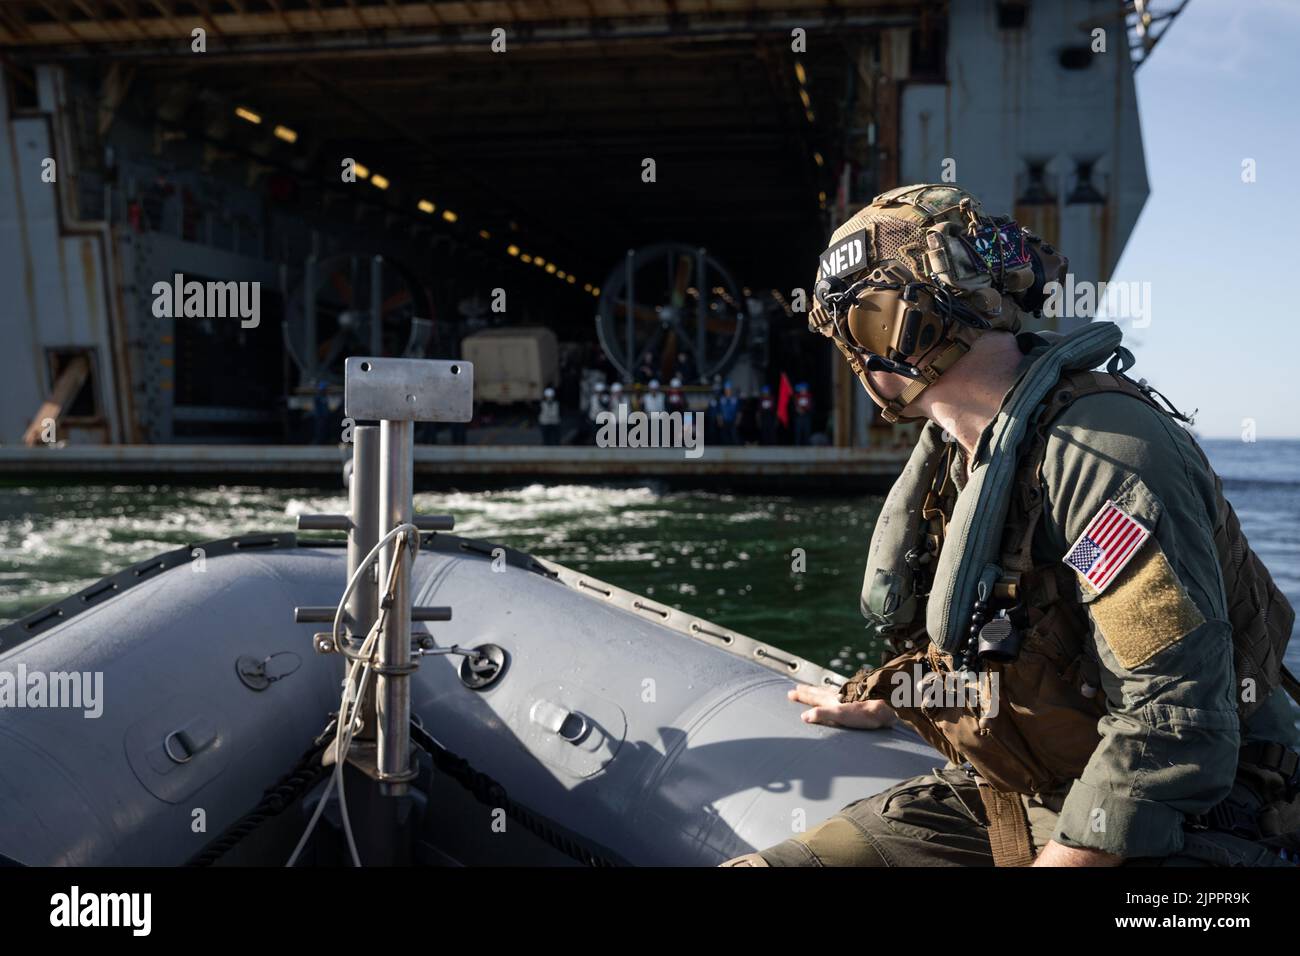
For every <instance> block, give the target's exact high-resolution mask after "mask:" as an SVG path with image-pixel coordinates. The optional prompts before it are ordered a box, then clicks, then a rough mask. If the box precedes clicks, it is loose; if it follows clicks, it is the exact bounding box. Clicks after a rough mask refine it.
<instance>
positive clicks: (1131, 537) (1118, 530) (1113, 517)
mask: <svg viewBox="0 0 1300 956" xmlns="http://www.w3.org/2000/svg"><path fill="white" fill-rule="evenodd" d="M1149 537H1151V532H1150V531H1148V530H1147V529H1146V528H1145V527H1144V526H1143V525H1142V524H1141V523H1140V522H1138V521H1136V520H1134V519H1133V518H1130V517H1129V516H1128V515H1126V514H1125V513H1124V512H1123V510H1121V509H1120V507H1119V506H1118V505H1117V504H1115V502H1113V501H1108V502H1106V504H1105V505H1103V506H1102V509H1101V510H1100V511H1098V512H1097V516H1096V517H1095V518H1093V519H1092V521H1090V522H1089V523H1088V527H1086V528H1084V529H1083V534H1081V535H1079V540H1078V541H1076V542H1074V546H1073V547H1072V548H1070V550H1069V551H1068V552H1066V555H1065V557H1064V558H1062V560H1063V561H1064V562H1065V563H1066V564H1068V565H1069V566H1070V567H1072V568H1074V570H1076V571H1078V572H1079V573H1080V574H1082V575H1083V579H1084V580H1085V581H1087V582H1088V584H1090V585H1091V586H1092V588H1093V590H1094V591H1096V592H1097V593H1098V594H1100V593H1101V592H1102V591H1104V590H1106V587H1107V585H1109V584H1110V582H1111V581H1113V580H1115V575H1117V574H1119V572H1120V571H1121V570H1123V568H1124V565H1126V564H1128V562H1129V559H1130V558H1132V557H1133V555H1134V554H1135V553H1136V552H1137V549H1138V548H1139V547H1141V546H1142V542H1143V541H1145V540H1146V539H1147V538H1149Z"/></svg>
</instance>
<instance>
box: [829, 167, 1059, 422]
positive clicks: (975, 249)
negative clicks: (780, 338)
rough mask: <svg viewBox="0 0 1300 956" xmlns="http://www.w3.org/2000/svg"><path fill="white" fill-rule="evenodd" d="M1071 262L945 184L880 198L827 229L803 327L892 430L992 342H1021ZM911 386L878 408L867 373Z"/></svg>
mask: <svg viewBox="0 0 1300 956" xmlns="http://www.w3.org/2000/svg"><path fill="white" fill-rule="evenodd" d="M1067 268H1068V260H1066V259H1065V258H1064V257H1063V256H1061V255H1059V254H1058V253H1057V252H1056V250H1054V249H1053V248H1052V247H1051V246H1050V245H1048V244H1047V243H1045V242H1043V241H1042V240H1041V239H1040V238H1039V237H1038V236H1035V235H1034V234H1033V233H1031V232H1030V231H1029V230H1027V229H1024V228H1022V227H1021V226H1020V225H1019V224H1017V223H1016V222H1014V221H1013V220H1011V219H1009V218H1007V217H1006V216H986V215H985V214H984V212H983V210H982V208H981V206H980V202H979V200H978V199H976V198H975V197H974V196H972V195H971V194H970V193H969V192H967V191H966V190H964V189H962V188H961V187H959V186H956V185H954V184H946V183H939V184H922V185H917V186H900V187H899V188H897V189H892V190H890V191H889V192H886V193H881V194H880V195H879V196H877V197H876V198H875V199H873V200H871V202H870V203H869V204H868V205H866V206H864V207H863V208H862V209H861V210H859V211H858V212H857V213H855V214H854V215H853V216H852V217H851V218H850V219H849V220H848V221H847V222H845V223H844V224H843V225H842V226H840V227H839V228H838V229H836V230H835V232H834V234H833V235H832V236H831V243H830V247H829V248H828V249H827V250H826V251H825V252H823V253H822V254H821V256H820V259H819V262H818V268H817V282H816V293H815V298H816V303H815V304H814V306H813V308H812V311H811V313H810V315H809V318H808V327H809V328H810V329H811V330H812V331H814V332H820V333H821V334H823V335H825V336H827V337H829V338H830V339H831V340H832V341H833V342H834V343H835V345H836V347H837V348H839V350H840V351H841V352H843V353H844V357H845V358H846V359H848V362H849V366H850V367H851V368H852V369H853V371H854V373H855V374H856V375H857V376H858V379H859V380H860V381H861V382H862V385H863V387H864V388H865V389H866V390H867V392H868V394H870V395H871V397H872V398H873V399H875V401H876V402H877V404H879V405H881V406H882V411H881V415H882V416H883V417H884V418H885V419H886V420H888V421H889V422H891V423H893V422H900V421H916V420H917V419H915V418H907V417H904V416H903V415H902V414H901V413H902V410H903V409H904V408H905V407H907V405H909V404H910V403H911V402H913V401H914V400H915V399H916V397H917V396H918V395H920V394H921V393H922V392H923V391H925V389H927V388H928V387H929V386H930V385H932V384H934V382H936V381H938V379H939V377H940V376H941V375H942V374H943V373H944V372H946V371H947V370H948V369H949V368H951V367H952V366H953V364H954V363H956V361H957V360H958V359H959V358H961V357H962V356H963V355H965V354H966V352H967V351H969V350H970V347H971V345H973V344H974V342H975V340H976V339H977V338H978V337H979V336H981V335H983V334H985V333H987V332H990V331H995V330H1000V331H1007V332H1018V331H1020V328H1021V324H1022V317H1023V316H1024V315H1025V314H1026V313H1029V314H1038V313H1039V311H1040V310H1041V308H1042V305H1043V302H1044V301H1045V300H1046V296H1047V293H1046V292H1045V291H1044V286H1046V285H1047V283H1049V282H1053V281H1060V280H1061V279H1062V278H1063V277H1064V275H1065V272H1066V269H1067ZM870 371H883V372H894V373H896V374H899V375H905V376H907V377H908V378H910V379H912V381H911V383H910V384H909V385H908V386H907V388H905V389H904V390H903V393H902V394H901V395H899V396H898V397H897V398H895V399H886V398H884V397H883V396H882V395H880V394H879V393H878V392H877V391H876V389H875V388H874V387H873V386H872V384H871V380H870V379H869V378H868V377H867V372H870Z"/></svg>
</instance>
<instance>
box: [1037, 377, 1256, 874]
mask: <svg viewBox="0 0 1300 956" xmlns="http://www.w3.org/2000/svg"><path fill="white" fill-rule="evenodd" d="M1042 474H1043V492H1044V505H1045V508H1044V518H1043V527H1044V530H1045V532H1046V535H1047V538H1048V540H1049V542H1050V547H1051V549H1052V551H1053V552H1054V553H1055V554H1056V555H1057V559H1058V560H1061V559H1063V558H1064V557H1065V555H1066V554H1067V552H1068V551H1069V549H1070V548H1071V547H1072V546H1073V545H1074V544H1075V543H1076V542H1077V541H1079V540H1080V537H1081V535H1083V534H1084V532H1085V531H1086V530H1088V529H1089V525H1090V523H1091V522H1092V520H1093V519H1094V517H1096V516H1097V515H1098V513H1099V512H1100V511H1101V510H1102V509H1103V508H1104V507H1106V505H1107V502H1113V503H1114V504H1115V505H1116V506H1118V507H1119V508H1120V509H1121V510H1122V511H1123V512H1124V513H1125V514H1126V515H1128V516H1129V517H1130V518H1132V519H1134V520H1135V521H1137V522H1139V523H1140V524H1141V525H1143V526H1144V527H1145V528H1146V529H1147V530H1148V531H1149V532H1150V536H1149V537H1147V538H1146V540H1144V541H1143V542H1142V543H1141V544H1140V545H1139V546H1138V547H1137V548H1136V549H1134V550H1133V551H1132V552H1131V555H1130V556H1129V558H1128V561H1127V563H1125V564H1124V565H1123V567H1122V569H1121V570H1119V571H1118V572H1117V573H1115V574H1114V575H1113V576H1112V577H1110V578H1109V579H1108V580H1104V581H1102V582H1101V583H1100V587H1101V590H1100V591H1098V590H1096V588H1094V586H1093V585H1092V584H1091V583H1089V580H1088V579H1087V578H1086V577H1085V576H1084V574H1082V573H1080V572H1079V571H1078V570H1077V569H1075V570H1074V575H1075V580H1076V584H1077V586H1078V588H1079V595H1080V599H1081V600H1082V602H1083V603H1084V605H1085V606H1086V608H1087V610H1088V615H1089V617H1090V619H1091V622H1092V635H1091V641H1090V647H1088V648H1086V652H1088V653H1092V654H1095V655H1096V659H1097V663H1098V664H1099V672H1100V675H1101V688H1100V692H1101V693H1104V695H1105V704H1106V713H1105V715H1104V716H1103V717H1102V718H1101V719H1100V721H1099V723H1098V731H1099V732H1100V734H1101V742H1100V744H1099V745H1098V746H1097V749H1096V750H1095V751H1094V752H1093V754H1092V757H1091V759H1090V760H1089V761H1088V764H1087V766H1086V767H1085V769H1084V771H1083V773H1082V774H1081V775H1080V777H1079V779H1078V780H1076V781H1075V782H1074V784H1073V785H1072V786H1071V788H1070V790H1069V792H1068V794H1067V795H1066V799H1065V802H1064V805H1063V807H1062V810H1061V814H1060V817H1059V820H1058V823H1057V828H1056V832H1055V834H1054V837H1053V839H1055V840H1056V841H1057V842H1059V843H1062V844H1065V845H1066V846H1071V847H1079V848H1088V849H1096V850H1102V851H1105V852H1107V853H1112V854H1117V855H1119V856H1123V857H1128V858H1132V857H1163V856H1168V855H1171V854H1174V853H1177V852H1178V851H1180V850H1181V849H1182V847H1183V823H1184V820H1185V816H1186V815H1196V814H1200V813H1204V812H1206V811H1208V810H1209V809H1210V808H1211V807H1213V806H1214V805H1215V804H1217V803H1218V802H1219V801H1220V800H1222V799H1223V798H1224V797H1226V796H1227V795H1228V792H1229V790H1230V789H1231V786H1232V781H1233V778H1234V776H1235V774H1236V766H1237V750H1238V746H1239V729H1238V722H1237V713H1236V699H1235V686H1234V674H1233V664H1232V630H1231V626H1230V625H1229V623H1228V615H1227V602H1226V599H1225V595H1224V585H1223V578H1222V573H1221V571H1220V569H1219V562H1218V556H1217V552H1216V550H1215V545H1214V533H1213V516H1214V514H1215V505H1216V501H1217V499H1216V497H1215V490H1214V478H1213V475H1212V474H1211V472H1210V471H1209V469H1208V468H1207V467H1206V465H1205V464H1204V462H1202V461H1201V458H1200V455H1199V453H1198V452H1197V450H1196V448H1195V446H1194V445H1193V444H1192V440H1191V438H1190V436H1188V435H1187V434H1186V433H1185V432H1183V430H1182V429H1181V428H1180V427H1179V426H1178V425H1177V423H1176V422H1174V421H1172V420H1171V419H1169V418H1168V417H1166V416H1164V415H1162V414H1161V413H1160V412H1157V411H1156V410H1155V409H1153V408H1151V407H1150V406H1147V405H1145V404H1144V403H1143V402H1141V401H1140V400H1138V399H1135V398H1133V397H1132V396H1126V395H1123V394H1118V393H1102V394H1100V395H1091V396H1086V397H1084V398H1081V399H1079V400H1078V401H1077V402H1076V403H1075V405H1074V406H1072V407H1071V408H1069V409H1067V410H1066V411H1065V412H1063V413H1061V415H1060V416H1058V418H1057V420H1056V421H1055V422H1053V424H1052V426H1051V428H1050V429H1049V432H1048V444H1047V456H1046V458H1045V459H1044V462H1043V473H1042ZM1094 530H1095V529H1094Z"/></svg>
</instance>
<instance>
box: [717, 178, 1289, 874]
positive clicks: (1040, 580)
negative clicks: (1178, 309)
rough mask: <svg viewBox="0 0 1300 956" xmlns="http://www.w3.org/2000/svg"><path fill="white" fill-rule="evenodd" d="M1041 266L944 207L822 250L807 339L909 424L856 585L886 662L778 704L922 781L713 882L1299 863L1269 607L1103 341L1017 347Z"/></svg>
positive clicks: (1202, 476) (1204, 489)
mask: <svg viewBox="0 0 1300 956" xmlns="http://www.w3.org/2000/svg"><path fill="white" fill-rule="evenodd" d="M1066 268H1067V263H1066V261H1065V260H1064V259H1063V258H1062V257H1061V256H1059V255H1058V254H1057V253H1056V252H1055V250H1054V249H1052V247H1051V246H1049V245H1048V244H1047V243H1045V242H1042V241H1041V240H1040V239H1039V238H1038V237H1036V236H1034V235H1032V234H1031V233H1029V232H1027V231H1026V230H1023V229H1021V228H1020V227H1019V226H1018V225H1017V224H1016V223H1014V222H1013V221H1011V220H1009V219H1005V218H1000V217H990V216H987V215H985V214H984V212H983V210H982V209H981V207H980V204H979V203H978V202H977V201H976V200H975V198H974V197H973V196H971V195H970V194H968V193H966V192H965V191H964V190H961V189H960V188H958V187H956V186H952V185H931V186H913V187H903V188H900V189H896V190H893V191H891V192H888V193H885V194H883V195H881V196H878V197H876V199H875V200H873V201H872V203H871V204H870V205H868V206H867V207H865V208H864V209H863V210H861V211H860V212H859V213H857V214H856V215H855V216H854V217H853V218H852V219H850V220H849V221H848V222H847V223H845V224H844V225H843V226H841V227H840V229H838V230H837V231H836V232H835V234H834V235H833V236H832V239H831V245H830V247H829V248H828V249H827V250H826V252H824V253H823V254H822V255H821V258H820V264H819V268H818V276H817V289H816V299H817V305H816V307H815V309H814V310H813V313H812V315H811V317H810V321H809V324H810V326H811V328H812V329H813V330H815V331H817V332H820V333H822V334H824V335H826V336H828V337H829V338H830V339H831V340H832V342H833V343H834V344H835V346H836V347H837V348H838V349H839V350H840V351H841V352H842V353H843V355H844V357H845V358H846V359H847V361H848V362H849V365H850V367H851V368H852V370H853V372H854V373H855V374H856V375H857V377H858V379H859V380H860V381H861V382H862V385H863V387H864V388H865V389H866V390H867V392H868V393H869V394H870V395H871V397H872V399H873V400H874V401H875V402H876V404H877V405H878V406H880V408H881V414H882V415H883V417H884V418H886V419H887V420H888V421H890V422H891V423H892V422H899V421H925V422H926V424H925V426H924V428H923V429H922V431H921V434H920V438H919V440H918V442H917V446H916V449H915V450H914V451H913V454H912V457H911V460H910V461H909V462H908V465H907V468H906V469H905V471H904V473H903V475H902V476H901V477H900V478H899V480H898V482H897V483H896V484H895V486H894V488H893V489H892V490H891V492H890V494H889V497H888V498H887V499H886V501H885V504H884V506H883V508H882V511H881V515H880V518H879V519H878V520H877V522H876V526H875V530H874V532H873V535H872V541H871V547H870V550H869V553H868V560H867V570H866V574H865V576H864V581H863V591H862V598H861V608H862V610H863V613H864V615H865V616H866V617H867V619H868V621H869V622H870V625H871V628H872V629H873V630H874V633H875V635H876V636H877V638H878V639H879V640H881V641H882V642H883V643H884V644H886V645H887V646H888V647H889V648H890V651H891V652H892V654H893V655H894V656H893V657H892V659H890V660H888V661H887V662H886V663H884V664H882V665H881V666H880V667H878V668H875V669H866V668H864V669H863V670H861V671H859V672H858V674H856V675H855V676H854V677H853V678H852V679H850V680H849V681H848V682H847V683H845V684H844V686H843V687H841V688H839V689H835V688H830V687H820V688H818V687H811V686H799V687H796V688H795V689H794V690H792V691H791V692H790V695H789V696H790V699H791V700H793V701H797V702H800V703H802V704H806V705H809V707H808V709H807V710H805V711H803V713H802V718H803V719H804V720H805V721H807V722H812V723H823V724H831V725H837V726H841V727H846V728H863V729H880V728H886V727H889V726H890V725H891V724H893V723H894V722H895V720H896V719H902V720H904V721H906V722H907V723H909V724H911V725H912V726H913V727H914V728H915V729H916V730H917V731H918V732H919V733H920V734H921V736H922V737H924V738H925V739H926V740H927V741H928V742H930V743H931V744H932V745H933V746H934V747H935V748H936V749H937V750H939V751H940V752H941V753H942V754H943V755H944V757H946V758H947V760H948V764H947V766H946V767H943V768H942V769H938V770H936V771H935V772H933V773H931V774H926V775H924V776H922V777H918V778H915V779H912V780H906V781H903V782H902V783H900V784H898V785H896V786H894V787H891V788H890V789H888V790H886V791H884V792H883V793H880V794H877V795H875V796H870V797H867V798H866V799H862V800H859V801H857V802H856V803H853V804H850V805H849V806H847V807H845V808H844V809H843V810H841V811H840V812H839V813H838V814H836V815H835V816H833V817H831V818H830V819H828V820H826V821H823V822H821V823H820V824H819V825H817V826H815V827H814V828H812V829H811V830H810V831H808V832H807V833H804V834H800V835H797V836H795V837H793V838H792V839H789V840H785V841H784V842H782V843H780V844H777V845H776V846H773V847H769V848H766V849H764V850H762V851H760V852H758V853H751V854H748V855H746V856H743V857H738V858H736V859H734V860H731V861H729V862H728V864H726V865H734V866H767V865H811V866H825V865H862V866H889V865H936V864H946V865H990V864H997V865H1030V864H1032V865H1043V866H1046V865H1066V866H1113V865H1118V864H1122V863H1126V862H1130V863H1152V862H1173V861H1176V862H1179V863H1195V864H1202V865H1205V864H1210V865H1214V864H1246V865H1277V864H1281V865H1287V862H1288V861H1289V860H1295V859H1300V856H1297V855H1296V853H1297V851H1298V850H1300V757H1297V754H1296V747H1297V743H1298V741H1297V734H1296V708H1295V706H1294V704H1293V703H1292V701H1291V700H1290V699H1288V696H1290V697H1295V698H1296V699H1298V700H1300V697H1298V696H1297V695H1300V684H1297V682H1296V680H1295V678H1294V677H1292V676H1291V675H1290V674H1289V673H1288V672H1287V671H1286V669H1285V667H1283V666H1282V665H1281V661H1282V656H1283V653H1284V650H1285V647H1286V644H1287V641H1288V640H1289V638H1290V632H1291V625H1292V622H1293V620H1294V612H1293V611H1292V609H1291V607H1290V605H1289V604H1288V603H1287V601H1286V599H1285V598H1284V597H1283V596H1282V595H1281V593H1280V592H1279V591H1278V590H1277V588H1276V587H1275V586H1274V584H1273V581H1272V579H1271V578H1270V577H1269V574H1268V571H1267V569H1266V568H1265V567H1264V566H1263V564H1262V563H1261V562H1260V561H1259V559H1258V558H1257V557H1256V556H1255V555H1254V553H1253V552H1252V551H1251V550H1250V547H1249V544H1248V543H1247V541H1246V539H1245V537H1244V536H1243V535H1242V533H1241V529H1240V525H1239V523H1238V521H1237V518H1236V515H1235V514H1234V513H1233V511H1232V508H1231V506H1230V505H1229V504H1228V503H1227V501H1226V500H1225V499H1224V498H1223V495H1222V488H1221V483H1220V482H1219V480H1218V478H1217V476H1216V475H1215V474H1214V472H1213V470H1212V469H1211V468H1210V466H1209V463H1208V461H1207V460H1206V459H1205V457H1204V456H1203V454H1202V453H1201V451H1200V449H1199V448H1198V446H1197V445H1196V442H1195V441H1194V440H1193V438H1192V436H1191V434H1190V433H1189V431H1188V430H1186V429H1184V428H1181V427H1179V420H1180V419H1181V420H1182V421H1187V419H1186V418H1185V417H1184V416H1182V415H1181V413H1178V412H1177V411H1176V410H1175V409H1173V407H1172V406H1170V405H1169V404H1168V403H1167V402H1165V401H1164V400H1163V396H1159V393H1157V392H1155V390H1154V389H1152V388H1151V387H1150V386H1148V385H1146V383H1145V380H1143V381H1141V382H1135V381H1133V380H1132V379H1130V378H1129V377H1128V376H1127V375H1125V374H1124V372H1125V371H1126V370H1127V368H1128V367H1129V366H1131V364H1132V355H1131V354H1130V353H1129V352H1128V351H1127V350H1126V349H1124V348H1123V347H1122V346H1120V345H1119V341H1120V333H1119V330H1118V328H1117V327H1115V326H1114V325H1112V324H1111V323H1105V322H1098V323H1090V324H1087V325H1085V326H1083V327H1081V328H1079V329H1076V330H1073V331H1071V332H1070V333H1069V334H1066V335H1060V334H1056V333H1038V334H1035V333H1030V332H1026V331H1024V326H1025V319H1026V318H1028V317H1030V316H1033V315H1036V314H1038V312H1039V309H1040V307H1041V306H1042V304H1043V302H1044V296H1045V295H1046V294H1048V292H1049V291H1050V290H1049V288H1048V284H1049V283H1050V282H1053V281H1059V280H1060V279H1062V278H1063V277H1064V275H1065V272H1066ZM1103 363H1105V368H1104V370H1096V371H1094V369H1096V368H1097V366H1098V365H1101V364H1103ZM1157 398H1159V399H1160V400H1159V401H1158V400H1157ZM868 769H869V768H868Z"/></svg>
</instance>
